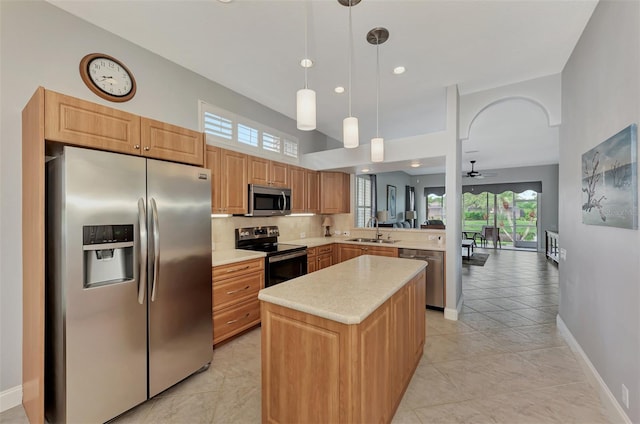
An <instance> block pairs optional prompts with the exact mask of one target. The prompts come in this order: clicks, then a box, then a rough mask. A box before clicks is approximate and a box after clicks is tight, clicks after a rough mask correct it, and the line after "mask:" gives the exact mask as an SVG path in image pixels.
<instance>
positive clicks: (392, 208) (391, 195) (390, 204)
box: [387, 185, 396, 219]
mask: <svg viewBox="0 0 640 424" xmlns="http://www.w3.org/2000/svg"><path fill="white" fill-rule="evenodd" d="M387 210H388V211H389V219H395V217H396V186H392V185H387Z"/></svg>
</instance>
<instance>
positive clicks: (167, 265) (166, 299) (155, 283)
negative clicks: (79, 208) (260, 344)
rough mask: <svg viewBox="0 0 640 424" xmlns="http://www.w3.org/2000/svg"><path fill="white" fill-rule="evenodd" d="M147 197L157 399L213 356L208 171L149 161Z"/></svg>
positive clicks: (152, 373) (152, 387) (152, 381)
mask: <svg viewBox="0 0 640 424" xmlns="http://www.w3.org/2000/svg"><path fill="white" fill-rule="evenodd" d="M147 196H148V197H147V217H148V231H149V260H148V264H149V266H148V275H149V280H148V281H149V284H148V297H147V299H148V302H149V396H150V397H153V396H155V395H157V394H158V393H160V392H162V391H163V390H165V389H167V388H169V387H171V386H172V385H174V384H176V383H177V382H179V381H180V380H182V379H184V378H186V377H188V376H189V375H191V374H192V373H194V372H195V371H197V370H198V369H200V368H201V367H202V366H204V365H206V364H208V363H209V362H211V358H212V355H213V351H212V345H211V340H212V319H211V177H210V173H209V171H208V170H207V169H203V168H198V167H194V166H187V165H179V164H175V163H170V162H162V161H156V160H147ZM152 296H153V300H151V297H152Z"/></svg>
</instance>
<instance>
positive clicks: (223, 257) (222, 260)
mask: <svg viewBox="0 0 640 424" xmlns="http://www.w3.org/2000/svg"><path fill="white" fill-rule="evenodd" d="M265 256H267V254H266V253H264V252H254V251H252V250H241V249H232V250H214V251H212V252H211V265H212V266H218V265H226V264H232V263H236V262H241V261H248V260H250V259H257V258H264V257H265Z"/></svg>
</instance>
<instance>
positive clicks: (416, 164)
mask: <svg viewBox="0 0 640 424" xmlns="http://www.w3.org/2000/svg"><path fill="white" fill-rule="evenodd" d="M411 167H412V168H420V163H418V162H413V163H412V164H411Z"/></svg>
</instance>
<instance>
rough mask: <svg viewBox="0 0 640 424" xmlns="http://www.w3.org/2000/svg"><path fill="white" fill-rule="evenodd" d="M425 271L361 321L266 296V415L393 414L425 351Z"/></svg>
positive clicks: (367, 419)
mask: <svg viewBox="0 0 640 424" xmlns="http://www.w3.org/2000/svg"><path fill="white" fill-rule="evenodd" d="M425 278H426V274H425V272H424V271H422V272H421V273H419V274H418V275H416V276H415V277H414V278H412V279H411V280H410V281H408V282H407V283H406V284H405V286H404V287H402V288H401V289H400V290H399V291H398V292H396V293H395V294H394V295H393V296H392V297H391V298H390V299H388V300H387V301H385V302H384V303H383V304H382V305H380V306H379V307H378V309H376V310H375V311H374V312H372V313H371V315H369V316H368V317H367V318H366V319H365V320H364V321H362V322H361V323H359V324H352V325H347V324H342V323H339V322H336V321H332V320H329V319H326V318H320V317H317V316H314V315H311V314H308V313H305V312H300V311H295V310H292V309H289V308H285V307H282V306H278V305H274V304H271V303H268V302H262V319H263V322H262V422H263V423H274V424H275V423H294V422H318V423H389V422H391V420H392V418H393V415H394V413H395V411H396V409H397V408H398V405H399V404H400V401H401V400H402V396H403V395H404V392H405V390H406V388H407V386H408V385H409V382H410V380H411V376H412V375H413V373H414V371H415V369H416V367H417V365H418V363H419V362H420V359H421V357H422V352H423V348H424V342H425V336H426V334H425V320H426V317H425V310H424V304H425V298H424V290H422V291H421V289H420V287H425Z"/></svg>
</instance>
